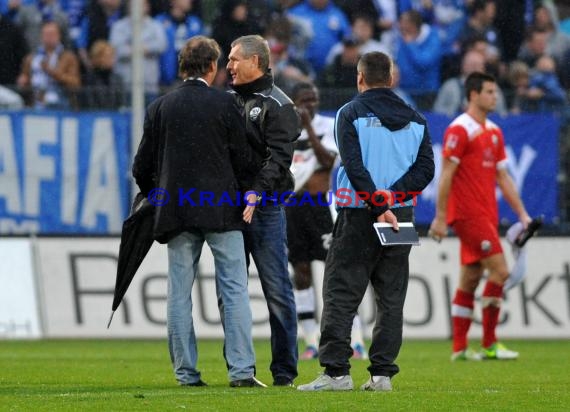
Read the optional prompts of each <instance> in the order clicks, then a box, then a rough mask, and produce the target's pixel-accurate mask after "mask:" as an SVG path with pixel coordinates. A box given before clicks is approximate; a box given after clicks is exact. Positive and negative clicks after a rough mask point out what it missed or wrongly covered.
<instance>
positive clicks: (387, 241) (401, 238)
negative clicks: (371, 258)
mask: <svg viewBox="0 0 570 412" xmlns="http://www.w3.org/2000/svg"><path fill="white" fill-rule="evenodd" d="M398 226H399V227H400V230H399V231H397V232H396V231H395V230H394V229H392V224H391V223H384V222H378V223H374V230H375V231H376V234H377V235H378V238H379V239H380V243H381V244H382V246H394V245H412V246H419V245H420V237H419V236H418V232H416V228H415V227H414V224H413V223H412V222H398Z"/></svg>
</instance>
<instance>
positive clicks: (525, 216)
mask: <svg viewBox="0 0 570 412" xmlns="http://www.w3.org/2000/svg"><path fill="white" fill-rule="evenodd" d="M519 221H520V222H521V223H522V224H523V227H524V228H525V229H526V228H527V227H528V224H529V223H530V222H531V221H532V218H531V217H530V216H529V215H528V213H527V212H523V213H521V214H520V215H519Z"/></svg>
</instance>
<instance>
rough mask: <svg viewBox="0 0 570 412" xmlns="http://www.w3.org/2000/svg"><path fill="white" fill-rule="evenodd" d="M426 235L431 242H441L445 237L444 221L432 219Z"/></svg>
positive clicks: (445, 224)
mask: <svg viewBox="0 0 570 412" xmlns="http://www.w3.org/2000/svg"><path fill="white" fill-rule="evenodd" d="M428 235H429V236H430V237H431V238H432V239H433V240H435V241H437V242H441V240H442V239H443V238H444V237H446V236H447V223H445V219H442V218H438V217H436V218H435V219H433V221H432V222H431V225H430V227H429V231H428Z"/></svg>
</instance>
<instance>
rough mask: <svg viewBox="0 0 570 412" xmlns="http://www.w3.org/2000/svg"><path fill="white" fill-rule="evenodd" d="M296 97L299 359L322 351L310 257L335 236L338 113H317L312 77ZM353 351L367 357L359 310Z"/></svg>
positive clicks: (294, 258)
mask: <svg viewBox="0 0 570 412" xmlns="http://www.w3.org/2000/svg"><path fill="white" fill-rule="evenodd" d="M292 100H293V102H294V103H295V105H296V106H297V110H298V111H299V114H300V116H301V122H302V127H303V131H302V132H301V136H300V137H299V139H298V140H297V142H296V144H295V153H294V154H293V163H292V165H291V171H292V173H293V175H294V176H295V195H294V197H292V198H291V199H290V201H289V204H290V205H291V206H289V207H287V208H286V211H287V238H288V245H289V262H290V263H291V265H292V266H293V271H294V286H295V291H294V293H295V302H296V305H297V316H298V319H299V326H300V329H301V331H302V334H303V337H304V339H305V344H306V349H305V350H304V352H303V353H301V355H300V359H315V358H317V357H318V352H317V348H318V339H319V325H318V323H317V318H316V313H315V312H316V304H315V289H314V287H313V284H314V282H313V273H312V270H311V262H313V261H315V260H321V261H324V260H325V258H326V255H327V251H328V248H329V244H330V241H331V238H332V228H333V219H332V216H331V213H330V209H329V203H330V201H331V198H332V197H331V194H330V193H329V192H330V173H331V169H332V167H333V164H334V162H335V159H336V157H337V154H338V149H337V147H336V143H335V141H334V119H333V118H330V117H325V116H321V115H319V114H318V113H317V112H316V110H317V107H318V103H319V95H318V91H317V89H316V87H315V86H314V85H313V84H310V83H299V84H297V85H296V86H295V87H294V88H293V91H292ZM352 348H353V350H354V354H353V357H354V358H359V359H366V358H367V353H366V350H365V347H364V342H363V338H362V327H361V321H360V318H359V316H356V317H355V318H354V322H353V330H352Z"/></svg>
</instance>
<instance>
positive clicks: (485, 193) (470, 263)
mask: <svg viewBox="0 0 570 412" xmlns="http://www.w3.org/2000/svg"><path fill="white" fill-rule="evenodd" d="M465 96H466V97H467V101H468V107H467V111H466V112H465V113H463V114H462V115H460V116H459V117H457V118H456V119H455V120H453V122H452V123H451V124H450V125H449V127H448V128H447V130H446V132H445V137H444V148H443V160H442V162H443V163H442V171H441V176H440V180H439V189H438V197H437V204H436V215H435V218H434V220H433V222H432V224H431V227H430V233H431V235H432V236H433V237H434V238H436V239H441V238H443V237H445V236H446V235H447V226H448V225H449V226H451V227H452V228H453V230H454V231H455V233H456V235H457V236H458V237H459V240H460V244H461V251H460V252H461V272H460V278H459V286H458V288H457V291H456V292H455V297H454V299H453V305H452V310H451V313H452V319H453V354H452V357H451V359H452V360H460V359H461V360H480V359H516V358H517V357H518V353H517V352H514V351H512V350H509V349H507V348H506V347H505V346H504V345H503V344H501V343H499V342H498V341H497V337H496V335H495V329H496V327H497V323H498V319H499V310H500V306H501V301H502V297H503V285H504V283H505V281H506V280H507V278H508V277H509V270H508V269H507V262H506V260H505V256H504V254H503V250H502V248H501V243H500V241H499V233H498V229H497V227H498V223H499V217H498V206H497V199H496V197H495V187H496V185H497V184H498V186H499V188H500V189H501V192H502V193H503V196H504V197H505V200H506V201H507V202H508V203H509V205H510V206H511V208H512V209H513V211H514V212H515V213H516V214H517V216H518V218H519V221H520V222H521V223H520V224H519V226H520V230H522V229H523V228H527V226H528V224H529V223H530V222H531V218H530V217H529V215H528V213H527V211H526V209H525V207H524V204H523V202H522V200H521V198H520V196H519V194H518V192H517V189H516V187H515V184H514V182H513V180H512V179H511V177H510V175H509V174H508V171H507V158H506V154H505V145H504V139H503V133H502V132H501V129H500V128H499V127H498V126H497V125H496V124H495V123H493V122H492V121H490V120H488V119H487V114H488V113H490V112H492V111H493V110H494V109H495V106H496V104H497V84H496V81H495V79H494V78H493V77H492V76H489V75H487V74H483V73H479V72H476V73H472V74H471V75H469V76H468V77H467V80H466V81H465ZM485 271H487V273H488V277H487V281H486V283H485V286H484V290H483V296H482V299H481V303H482V306H483V316H482V326H483V341H482V351H481V352H474V351H472V350H469V349H468V347H467V333H468V331H469V327H470V326H471V320H472V317H473V307H474V293H475V289H476V288H477V286H478V285H479V282H480V281H481V279H482V277H483V273H484V272H485Z"/></svg>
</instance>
